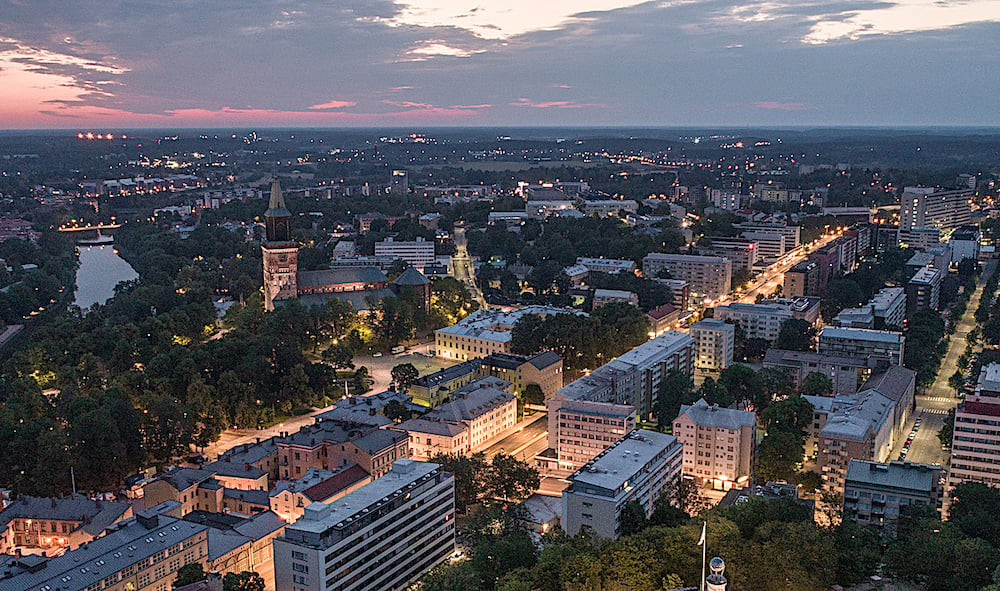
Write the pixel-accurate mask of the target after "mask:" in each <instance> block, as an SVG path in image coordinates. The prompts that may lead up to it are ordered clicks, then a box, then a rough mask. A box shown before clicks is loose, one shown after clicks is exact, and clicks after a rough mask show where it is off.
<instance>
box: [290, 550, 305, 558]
mask: <svg viewBox="0 0 1000 591" xmlns="http://www.w3.org/2000/svg"><path fill="white" fill-rule="evenodd" d="M292 558H293V559H295V560H305V559H306V553H305V552H298V551H295V550H292Z"/></svg>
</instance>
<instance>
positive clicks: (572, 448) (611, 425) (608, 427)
mask: <svg viewBox="0 0 1000 591" xmlns="http://www.w3.org/2000/svg"><path fill="white" fill-rule="evenodd" d="M545 405H546V408H547V410H548V426H549V435H548V450H547V451H548V458H546V460H547V461H546V462H545V467H548V468H550V469H555V470H570V471H572V470H577V469H579V468H580V467H581V466H583V465H584V464H586V463H587V462H589V461H590V460H592V459H594V457H595V456H597V454H599V453H601V452H602V451H604V450H605V449H607V448H609V447H611V446H612V445H614V443H615V442H616V441H618V440H619V439H621V438H622V437H625V435H627V434H628V433H630V432H631V431H632V430H633V429H635V408H633V407H631V406H628V405H623V404H610V403H605V402H588V401H585V400H570V399H567V398H565V397H562V396H559V395H558V394H557V395H555V396H553V397H552V398H549V399H548V400H547V401H546V403H545Z"/></svg>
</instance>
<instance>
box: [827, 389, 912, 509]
mask: <svg viewBox="0 0 1000 591" xmlns="http://www.w3.org/2000/svg"><path fill="white" fill-rule="evenodd" d="M816 398H817V397H812V396H810V397H808V400H809V401H810V402H811V403H812V402H814V400H815V399H816ZM826 401H832V402H830V403H829V404H831V407H830V408H829V409H824V408H823V407H822V404H827V403H826ZM820 402H821V404H813V406H814V411H815V412H816V413H823V412H824V411H825V412H826V414H827V416H826V421H825V424H824V425H823V427H822V429H821V430H820V431H819V433H818V436H817V456H816V466H817V467H818V468H819V470H820V475H821V476H822V479H823V488H824V490H827V491H831V492H840V491H842V490H843V487H844V478H845V476H846V475H847V466H848V464H849V463H850V461H851V460H872V461H876V462H884V461H886V460H887V459H888V457H889V452H890V451H891V449H892V445H893V443H894V441H893V437H892V434H893V431H894V425H893V422H892V417H893V414H894V408H893V401H892V400H890V399H888V398H887V397H885V396H883V395H882V394H880V393H878V392H877V391H874V390H864V391H862V392H859V393H857V394H855V395H853V396H850V397H842V398H834V399H830V398H824V399H822V400H821V401H820Z"/></svg>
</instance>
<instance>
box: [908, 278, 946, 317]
mask: <svg viewBox="0 0 1000 591" xmlns="http://www.w3.org/2000/svg"><path fill="white" fill-rule="evenodd" d="M945 272H947V271H945ZM942 275H943V273H942V272H941V270H940V269H935V268H934V267H924V268H922V269H920V270H919V271H917V273H916V274H915V275H914V276H913V278H911V279H910V282H909V283H907V285H906V302H907V304H908V306H907V308H908V309H907V314H909V315H910V316H912V315H913V314H915V313H916V312H918V311H920V310H923V309H925V308H926V309H930V310H937V309H938V304H939V303H940V301H941V278H942Z"/></svg>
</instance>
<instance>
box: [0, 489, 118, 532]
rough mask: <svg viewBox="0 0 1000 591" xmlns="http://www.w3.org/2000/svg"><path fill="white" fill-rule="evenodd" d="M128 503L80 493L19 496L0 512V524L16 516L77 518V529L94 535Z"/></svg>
mask: <svg viewBox="0 0 1000 591" xmlns="http://www.w3.org/2000/svg"><path fill="white" fill-rule="evenodd" d="M131 507H132V505H131V504H129V503H118V502H113V501H95V500H91V499H88V498H87V497H85V496H83V495H73V496H69V497H64V498H59V499H57V498H43V497H21V498H20V499H18V500H16V501H14V502H13V503H11V504H10V505H8V506H7V508H6V509H4V510H3V511H2V512H0V524H6V523H9V522H10V521H11V520H13V519H15V518H18V517H25V518H31V519H52V520H57V521H80V522H83V523H81V525H80V527H79V529H82V530H83V531H85V532H87V533H89V534H91V535H95V536H96V535H98V534H100V533H101V532H103V531H104V530H105V529H106V528H107V527H109V526H110V525H111V524H113V523H114V522H116V521H118V520H119V519H121V518H122V516H123V515H125V513H126V512H128V511H129V510H130V509H131Z"/></svg>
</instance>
